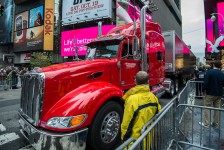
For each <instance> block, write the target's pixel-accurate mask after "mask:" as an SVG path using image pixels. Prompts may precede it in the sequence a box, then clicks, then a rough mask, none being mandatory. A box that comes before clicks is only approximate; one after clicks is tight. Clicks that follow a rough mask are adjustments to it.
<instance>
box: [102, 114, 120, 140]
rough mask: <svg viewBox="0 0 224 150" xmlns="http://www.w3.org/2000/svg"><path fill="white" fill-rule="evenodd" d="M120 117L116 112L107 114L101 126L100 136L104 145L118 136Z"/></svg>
mask: <svg viewBox="0 0 224 150" xmlns="http://www.w3.org/2000/svg"><path fill="white" fill-rule="evenodd" d="M119 128H120V115H119V114H118V113H117V112H116V111H112V112H110V113H108V114H107V115H106V116H105V118H104V120H103V122H102V125H101V129H100V136H101V139H102V141H103V142H104V143H111V142H112V141H113V140H114V139H115V138H116V137H117V135H118V132H119Z"/></svg>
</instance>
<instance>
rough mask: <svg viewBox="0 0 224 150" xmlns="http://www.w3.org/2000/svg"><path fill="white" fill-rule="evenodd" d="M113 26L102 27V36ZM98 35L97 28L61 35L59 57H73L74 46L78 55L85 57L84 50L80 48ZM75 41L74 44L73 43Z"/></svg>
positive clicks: (67, 32)
mask: <svg viewBox="0 0 224 150" xmlns="http://www.w3.org/2000/svg"><path fill="white" fill-rule="evenodd" d="M114 27H115V25H104V26H102V34H107V33H108V32H109V31H110V30H111V29H112V28H114ZM97 35H98V27H90V28H83V29H77V30H71V31H65V32H62V33H61V56H75V50H74V46H77V47H78V48H79V49H78V55H85V54H86V49H84V48H82V47H81V46H83V45H85V44H87V43H89V42H91V41H92V40H94V39H95V38H97ZM74 41H75V43H74Z"/></svg>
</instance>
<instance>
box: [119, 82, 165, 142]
mask: <svg viewBox="0 0 224 150" xmlns="http://www.w3.org/2000/svg"><path fill="white" fill-rule="evenodd" d="M122 98H123V99H124V101H125V105H124V107H125V108H124V116H123V120H122V124H121V139H122V140H123V141H125V140H127V139H128V138H130V137H133V138H135V139H137V138H138V137H139V136H140V132H141V129H142V127H143V126H144V125H145V124H146V122H148V121H149V120H150V119H151V118H152V117H153V116H154V115H155V114H156V113H158V112H159V111H160V110H161V105H160V104H159V102H158V99H157V97H156V96H155V95H154V94H153V93H151V92H150V89H149V86H148V85H137V86H135V87H133V88H131V89H130V90H129V91H127V92H126V93H125V95H124V96H123V97H122Z"/></svg>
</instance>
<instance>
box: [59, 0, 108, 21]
mask: <svg viewBox="0 0 224 150" xmlns="http://www.w3.org/2000/svg"><path fill="white" fill-rule="evenodd" d="M62 2H63V3H62V25H67V24H74V23H79V22H83V21H87V20H90V21H92V20H96V19H101V18H112V0H95V1H90V0H63V1H62Z"/></svg>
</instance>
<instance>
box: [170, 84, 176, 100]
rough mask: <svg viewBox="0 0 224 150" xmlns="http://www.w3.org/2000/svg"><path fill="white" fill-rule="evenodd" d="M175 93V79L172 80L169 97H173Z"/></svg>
mask: <svg viewBox="0 0 224 150" xmlns="http://www.w3.org/2000/svg"><path fill="white" fill-rule="evenodd" d="M174 93H175V85H174V82H173V80H171V85H170V91H169V97H171V98H172V97H173V96H174Z"/></svg>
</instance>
